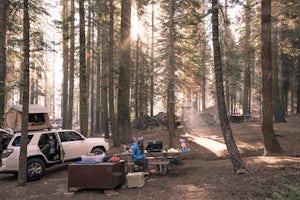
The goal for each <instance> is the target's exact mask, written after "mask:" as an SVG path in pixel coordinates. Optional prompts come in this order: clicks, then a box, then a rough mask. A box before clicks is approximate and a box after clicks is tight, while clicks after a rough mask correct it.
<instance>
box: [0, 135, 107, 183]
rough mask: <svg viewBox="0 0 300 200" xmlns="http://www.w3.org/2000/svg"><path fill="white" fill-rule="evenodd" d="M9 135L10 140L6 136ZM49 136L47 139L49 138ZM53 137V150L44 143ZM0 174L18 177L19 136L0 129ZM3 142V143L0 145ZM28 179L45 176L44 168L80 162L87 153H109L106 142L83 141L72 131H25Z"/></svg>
mask: <svg viewBox="0 0 300 200" xmlns="http://www.w3.org/2000/svg"><path fill="white" fill-rule="evenodd" d="M8 135H10V137H9V136H8ZM49 136H50V137H49ZM49 138H52V141H53V142H52V144H53V145H52V147H53V149H52V151H51V152H50V148H46V147H47V141H46V140H49ZM0 142H1V144H0V147H1V148H0V152H1V151H2V155H1V160H0V172H4V173H14V174H17V173H18V170H19V155H20V144H21V133H20V132H17V133H11V132H9V131H5V130H3V129H2V130H0ZM2 143H3V144H2ZM27 144H28V146H27V180H32V179H39V178H41V177H43V176H44V173H45V168H47V167H50V166H53V165H55V164H59V163H63V162H67V161H75V160H80V158H81V156H82V155H86V154H88V153H94V154H102V153H105V152H107V151H108V149H109V143H108V141H107V140H106V139H104V138H86V137H84V136H83V135H82V134H80V133H79V132H77V131H74V130H55V129H53V130H39V131H30V132H28V143H27Z"/></svg>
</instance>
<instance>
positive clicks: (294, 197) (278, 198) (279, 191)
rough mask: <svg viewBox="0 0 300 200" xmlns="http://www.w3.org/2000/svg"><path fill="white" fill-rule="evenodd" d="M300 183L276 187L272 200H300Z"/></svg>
mask: <svg viewBox="0 0 300 200" xmlns="http://www.w3.org/2000/svg"><path fill="white" fill-rule="evenodd" d="M299 199H300V185H298V184H289V185H285V186H284V187H283V188H276V189H275V190H274V191H273V193H272V200H299Z"/></svg>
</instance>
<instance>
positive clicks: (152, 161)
mask: <svg viewBox="0 0 300 200" xmlns="http://www.w3.org/2000/svg"><path fill="white" fill-rule="evenodd" d="M181 153H182V151H179V150H175V151H168V150H167V151H166V150H164V151H161V152H145V154H146V159H147V160H148V165H154V166H157V168H158V169H159V173H160V174H161V175H165V174H166V173H167V172H168V170H169V168H170V166H169V164H170V160H171V159H174V158H177V157H178V156H179V155H180V154H181ZM121 159H124V160H126V163H127V172H133V171H134V170H135V167H136V165H135V164H134V162H133V160H132V156H131V152H122V153H121Z"/></svg>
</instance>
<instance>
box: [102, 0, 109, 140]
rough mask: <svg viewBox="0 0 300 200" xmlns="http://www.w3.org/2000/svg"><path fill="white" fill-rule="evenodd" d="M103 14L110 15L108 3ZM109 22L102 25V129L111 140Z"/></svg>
mask: <svg viewBox="0 0 300 200" xmlns="http://www.w3.org/2000/svg"><path fill="white" fill-rule="evenodd" d="M103 14H104V16H107V15H108V7H107V2H106V1H104V4H103ZM107 27H108V20H104V21H103V24H102V38H101V40H102V73H101V74H102V76H101V80H102V81H101V82H102V87H101V105H102V106H101V127H102V130H103V131H104V135H105V136H104V137H105V138H106V139H108V138H109V127H108V101H107V98H108V96H107V86H108V78H107V77H108V75H107V71H108V49H107V47H108V28H107Z"/></svg>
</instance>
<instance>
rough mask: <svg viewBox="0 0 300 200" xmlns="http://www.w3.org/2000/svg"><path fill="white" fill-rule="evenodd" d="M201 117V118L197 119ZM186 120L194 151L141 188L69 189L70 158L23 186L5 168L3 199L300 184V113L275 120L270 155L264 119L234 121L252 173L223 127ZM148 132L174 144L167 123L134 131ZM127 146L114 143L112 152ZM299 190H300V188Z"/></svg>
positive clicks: (258, 192) (207, 197) (210, 195)
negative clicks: (240, 169)
mask: <svg viewBox="0 0 300 200" xmlns="http://www.w3.org/2000/svg"><path fill="white" fill-rule="evenodd" d="M194 121H195V120H194ZM197 124H198V125H197V126H193V125H192V123H191V121H186V123H185V127H184V128H182V129H177V133H176V140H175V141H178V143H179V139H180V138H185V139H186V141H187V143H188V146H189V148H190V149H191V151H190V152H188V153H182V154H181V155H180V156H179V159H180V164H177V165H172V168H171V170H170V171H168V173H167V174H166V175H165V176H161V175H159V174H155V173H151V174H150V177H149V179H147V180H146V181H145V185H144V186H143V187H141V188H126V187H125V185H121V186H119V187H117V188H115V189H112V190H100V189H99V190H97V189H92V190H91V189H81V190H77V191H75V192H68V188H67V187H68V164H62V165H58V166H54V167H52V168H49V169H48V170H47V171H46V175H45V177H44V178H42V179H40V180H38V181H34V182H29V183H27V185H26V186H22V187H17V179H16V177H15V176H13V175H10V174H0V200H2V199H3V200H4V199H5V200H6V199H43V200H47V199H49V200H50V199H51V200H56V199H72V200H77V199H78V200H79V199H124V200H125V199H126V200H127V199H132V200H133V199H145V200H146V199H174V200H175V199H189V200H190V199H197V200H198V199H199V200H202V199H204V200H224V199H230V200H240V199H249V200H250V199H251V200H252V199H255V200H256V199H258V200H260V199H264V200H265V199H274V198H273V197H272V194H274V193H275V191H278V190H280V191H286V193H288V190H287V187H288V186H289V185H295V184H298V190H299V184H300V117H299V116H290V117H288V118H287V122H285V123H276V124H274V129H275V132H276V136H277V139H278V141H279V143H280V145H281V146H282V148H283V149H284V153H282V154H279V155H272V156H264V144H263V136H262V131H261V122H260V121H247V122H243V123H231V128H232V131H233V135H234V138H235V141H236V143H237V146H238V148H239V150H240V153H241V156H242V159H243V162H244V163H245V166H246V169H247V173H245V174H235V173H234V172H233V165H232V163H231V160H230V159H229V157H228V154H227V151H226V146H225V145H224V140H223V137H222V133H221V131H220V127H219V126H217V125H214V126H206V125H204V124H203V123H197ZM133 134H134V135H135V136H139V135H143V137H144V139H145V142H147V141H153V140H161V141H163V144H164V147H168V135H167V131H166V129H165V128H158V129H153V130H147V131H142V132H139V133H133ZM120 151H121V148H111V149H110V150H109V152H108V153H107V154H108V155H109V154H114V153H118V152H120ZM298 192H299V191H298Z"/></svg>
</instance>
